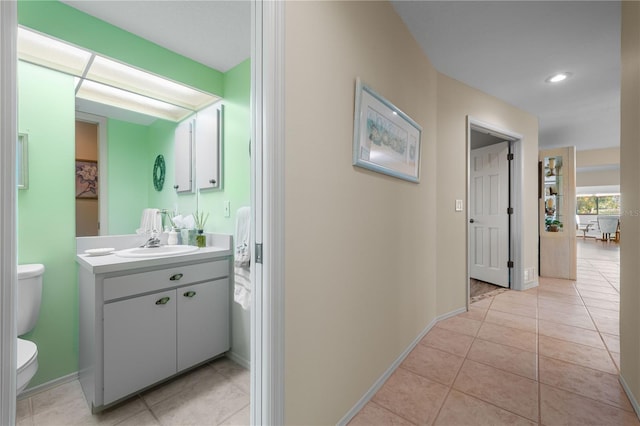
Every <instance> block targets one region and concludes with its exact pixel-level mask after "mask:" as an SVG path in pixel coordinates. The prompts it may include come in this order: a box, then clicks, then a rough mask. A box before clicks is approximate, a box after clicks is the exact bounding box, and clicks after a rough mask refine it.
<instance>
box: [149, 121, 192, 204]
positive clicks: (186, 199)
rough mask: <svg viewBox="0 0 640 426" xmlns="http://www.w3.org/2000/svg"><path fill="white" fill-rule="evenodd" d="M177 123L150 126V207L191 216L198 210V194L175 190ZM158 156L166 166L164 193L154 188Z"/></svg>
mask: <svg viewBox="0 0 640 426" xmlns="http://www.w3.org/2000/svg"><path fill="white" fill-rule="evenodd" d="M176 127H177V123H171V122H168V121H164V120H156V121H155V122H154V123H153V124H152V125H151V126H149V150H148V152H147V155H146V158H147V160H146V164H148V165H149V175H148V176H149V177H148V179H147V185H148V188H149V190H148V191H149V206H148V207H153V208H158V209H167V210H170V211H178V212H179V213H181V214H189V213H192V212H194V211H195V210H196V209H197V194H195V193H189V194H177V193H176V191H175V190H174V189H173V184H174V172H175V167H174V152H173V138H174V132H175V129H176ZM158 155H162V156H163V157H164V161H165V164H166V172H165V180H164V186H163V188H162V191H156V190H155V188H154V187H153V180H152V176H153V164H154V162H155V159H156V157H157V156H158Z"/></svg>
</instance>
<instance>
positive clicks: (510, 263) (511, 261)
mask: <svg viewBox="0 0 640 426" xmlns="http://www.w3.org/2000/svg"><path fill="white" fill-rule="evenodd" d="M507 268H513V260H509V261H508V262H507Z"/></svg>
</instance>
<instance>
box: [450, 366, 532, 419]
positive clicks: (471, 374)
mask: <svg viewBox="0 0 640 426" xmlns="http://www.w3.org/2000/svg"><path fill="white" fill-rule="evenodd" d="M453 388H454V389H457V390H459V391H461V392H464V393H466V394H468V395H471V396H475V397H476V398H479V399H481V400H483V401H486V402H489V403H491V404H494V405H496V406H498V407H501V408H503V409H505V410H508V411H511V412H512V413H516V414H518V415H520V416H523V417H526V418H528V419H530V420H533V421H537V420H538V384H537V382H536V381H534V380H531V379H527V378H525V377H522V376H518V375H516V374H512V373H507V372H505V371H502V370H498V369H497V368H494V367H490V366H488V365H484V364H480V363H477V362H474V361H470V360H466V361H465V362H464V364H463V365H462V369H461V370H460V373H459V374H458V378H457V379H456V381H455V383H454V385H453Z"/></svg>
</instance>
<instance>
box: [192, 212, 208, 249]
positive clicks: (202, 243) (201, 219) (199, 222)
mask: <svg viewBox="0 0 640 426" xmlns="http://www.w3.org/2000/svg"><path fill="white" fill-rule="evenodd" d="M193 219H194V222H195V225H196V230H197V232H198V235H196V244H197V245H198V247H206V246H207V237H206V235H204V225H205V224H206V223H207V219H209V213H207V215H206V216H205V215H204V212H200V213H198V212H195V213H194V214H193Z"/></svg>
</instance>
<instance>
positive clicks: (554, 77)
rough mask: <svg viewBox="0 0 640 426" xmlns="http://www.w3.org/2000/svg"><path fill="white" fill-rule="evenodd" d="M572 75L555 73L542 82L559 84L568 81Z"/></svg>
mask: <svg viewBox="0 0 640 426" xmlns="http://www.w3.org/2000/svg"><path fill="white" fill-rule="evenodd" d="M572 75H573V74H572V73H570V72H568V71H564V72H557V73H555V74H553V75H550V76H549V77H547V78H546V79H545V80H544V81H545V83H560V82H561V81H565V80H566V79H568V78H569V77H571V76H572Z"/></svg>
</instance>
